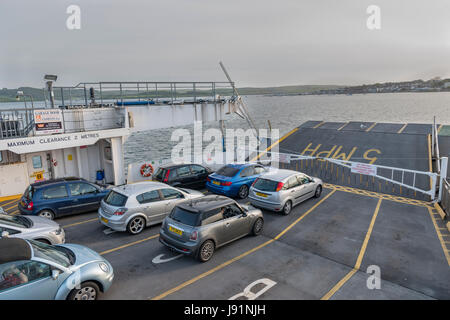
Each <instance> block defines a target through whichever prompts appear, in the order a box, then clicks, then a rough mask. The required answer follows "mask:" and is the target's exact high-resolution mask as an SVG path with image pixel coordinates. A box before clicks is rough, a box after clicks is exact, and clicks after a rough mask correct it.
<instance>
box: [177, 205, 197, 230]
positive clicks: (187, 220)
mask: <svg viewBox="0 0 450 320" xmlns="http://www.w3.org/2000/svg"><path fill="white" fill-rule="evenodd" d="M198 217H199V214H198V213H197V212H192V211H188V210H184V209H181V208H179V207H175V208H174V209H173V210H172V212H171V213H170V218H171V219H173V220H175V221H176V222H179V223H182V224H185V225H188V226H193V227H195V226H197V225H198Z"/></svg>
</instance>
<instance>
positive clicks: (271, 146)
mask: <svg viewBox="0 0 450 320" xmlns="http://www.w3.org/2000/svg"><path fill="white" fill-rule="evenodd" d="M297 131H298V128H294V129H292V130H291V131H289V132H288V133H286V134H285V135H284V136H283V137H281V138H280V139H278V140H277V141H276V142H274V143H272V144H271V145H270V146H269V147H268V148H266V150H264V151H263V152H260V153H259V154H258V155H257V156H256V157H254V158H253V159H252V160H250V161H256V160H258V159H259V158H261V156H262V155H263V154H264V153H266V152H267V151H269V150H271V149H272V148H273V147H275V146H276V145H277V144H279V143H280V142H281V141H283V140H284V139H286V138H287V137H289V136H290V135H291V134H293V133H294V132H297Z"/></svg>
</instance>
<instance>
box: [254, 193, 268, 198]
mask: <svg viewBox="0 0 450 320" xmlns="http://www.w3.org/2000/svg"><path fill="white" fill-rule="evenodd" d="M256 195H257V196H260V197H263V198H267V194H265V193H261V192H256Z"/></svg>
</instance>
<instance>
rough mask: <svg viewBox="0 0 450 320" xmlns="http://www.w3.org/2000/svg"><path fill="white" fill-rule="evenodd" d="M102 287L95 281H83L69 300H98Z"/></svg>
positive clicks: (70, 295) (72, 292) (73, 291)
mask: <svg viewBox="0 0 450 320" xmlns="http://www.w3.org/2000/svg"><path fill="white" fill-rule="evenodd" d="M99 292H100V288H99V287H98V285H97V284H96V283H95V282H91V281H87V282H83V283H82V284H81V286H80V288H79V289H73V290H72V291H71V292H70V294H69V296H68V297H67V299H68V300H97V297H98V293H99Z"/></svg>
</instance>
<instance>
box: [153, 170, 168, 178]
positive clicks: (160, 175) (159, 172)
mask: <svg viewBox="0 0 450 320" xmlns="http://www.w3.org/2000/svg"><path fill="white" fill-rule="evenodd" d="M166 172H167V170H166V169H163V168H159V169H158V170H156V173H155V175H154V176H153V177H154V178H155V179H156V180H158V181H161V180H162V179H163V178H164V177H165V176H166Z"/></svg>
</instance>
